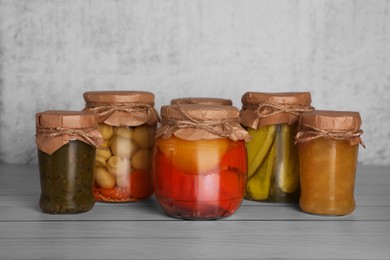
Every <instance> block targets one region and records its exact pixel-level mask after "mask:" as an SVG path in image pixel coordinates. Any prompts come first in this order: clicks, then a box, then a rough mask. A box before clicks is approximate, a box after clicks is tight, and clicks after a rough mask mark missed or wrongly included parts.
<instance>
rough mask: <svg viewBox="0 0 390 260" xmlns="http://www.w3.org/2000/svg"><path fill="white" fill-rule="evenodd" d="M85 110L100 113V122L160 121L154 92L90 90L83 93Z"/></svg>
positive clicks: (137, 123) (135, 124) (129, 123)
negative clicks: (155, 107)
mask: <svg viewBox="0 0 390 260" xmlns="http://www.w3.org/2000/svg"><path fill="white" fill-rule="evenodd" d="M83 96H84V100H85V101H86V108H85V109H84V111H90V112H94V113H97V114H98V115H99V123H105V124H108V125H112V126H138V125H142V124H148V125H154V124H157V122H158V121H159V116H158V113H157V111H156V110H155V109H154V94H153V93H151V92H145V91H90V92H85V93H84V94H83Z"/></svg>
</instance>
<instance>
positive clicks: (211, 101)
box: [171, 97, 233, 106]
mask: <svg viewBox="0 0 390 260" xmlns="http://www.w3.org/2000/svg"><path fill="white" fill-rule="evenodd" d="M176 104H197V105H221V106H231V105H233V102H232V100H230V99H224V98H209V97H190V98H176V99H172V100H171V105H176Z"/></svg>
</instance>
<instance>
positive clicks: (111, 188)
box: [93, 123, 156, 202]
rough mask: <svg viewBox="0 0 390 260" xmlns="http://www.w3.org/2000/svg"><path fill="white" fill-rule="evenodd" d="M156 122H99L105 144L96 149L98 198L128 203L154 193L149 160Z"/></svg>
mask: <svg viewBox="0 0 390 260" xmlns="http://www.w3.org/2000/svg"><path fill="white" fill-rule="evenodd" d="M155 128H156V125H152V126H150V125H148V124H143V125H140V126H119V127H116V126H111V125H108V124H104V123H101V124H99V131H100V133H101V134H102V136H103V139H104V144H103V147H102V148H99V149H97V152H96V168H95V185H94V188H93V190H94V195H95V199H96V200H97V201H102V202H127V201H138V200H142V199H146V198H148V197H150V196H151V195H152V194H153V192H154V191H153V181H152V162H153V161H152V159H153V146H154V131H155Z"/></svg>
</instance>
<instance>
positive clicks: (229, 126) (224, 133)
mask: <svg viewBox="0 0 390 260" xmlns="http://www.w3.org/2000/svg"><path fill="white" fill-rule="evenodd" d="M176 106H177V107H178V108H179V111H180V112H181V114H182V115H183V116H184V117H185V119H174V120H172V119H170V120H169V119H163V120H162V124H165V125H175V126H176V127H177V128H197V129H203V130H206V131H208V132H210V133H212V134H215V135H218V136H221V137H228V136H230V135H231V133H233V132H234V129H235V126H234V123H238V119H235V118H230V119H223V120H198V119H195V118H193V117H191V116H190V115H189V113H187V112H185V111H184V110H183V108H182V107H181V105H180V104H176ZM216 126H221V128H216Z"/></svg>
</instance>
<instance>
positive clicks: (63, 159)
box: [36, 110, 103, 214]
mask: <svg viewBox="0 0 390 260" xmlns="http://www.w3.org/2000/svg"><path fill="white" fill-rule="evenodd" d="M36 128H37V135H36V143H37V147H38V162H39V173H40V184H41V196H40V199H39V206H40V208H41V210H42V211H43V212H45V213H50V214H59V213H68V214H70V213H80V212H86V211H89V210H91V209H92V207H93V206H94V204H95V200H94V197H93V192H92V186H93V169H94V162H95V150H96V146H99V145H100V144H101V143H102V141H103V140H102V138H101V135H100V134H99V132H98V130H97V117H96V115H95V114H92V113H86V112H76V111H59V110H57V111H44V112H41V113H37V114H36Z"/></svg>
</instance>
